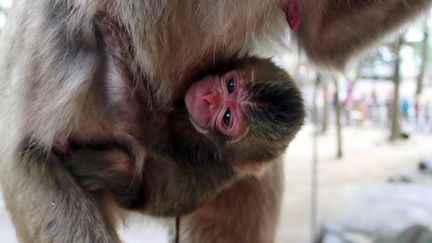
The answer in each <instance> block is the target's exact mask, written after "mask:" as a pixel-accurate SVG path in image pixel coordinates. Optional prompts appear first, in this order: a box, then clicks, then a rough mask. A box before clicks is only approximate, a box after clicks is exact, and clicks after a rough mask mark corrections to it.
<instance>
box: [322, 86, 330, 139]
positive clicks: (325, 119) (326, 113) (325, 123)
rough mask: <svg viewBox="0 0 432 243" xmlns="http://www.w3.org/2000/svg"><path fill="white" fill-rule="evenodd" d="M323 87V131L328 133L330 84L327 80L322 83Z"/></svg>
mask: <svg viewBox="0 0 432 243" xmlns="http://www.w3.org/2000/svg"><path fill="white" fill-rule="evenodd" d="M322 89H323V111H322V120H321V133H327V129H328V119H329V105H328V84H327V81H323V83H322Z"/></svg>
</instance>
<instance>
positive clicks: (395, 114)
mask: <svg viewBox="0 0 432 243" xmlns="http://www.w3.org/2000/svg"><path fill="white" fill-rule="evenodd" d="M403 42H404V39H403V35H401V36H400V37H399V39H398V40H397V41H396V43H395V47H394V52H395V54H396V60H395V65H394V75H393V82H394V94H393V106H392V107H393V108H392V110H393V111H392V116H391V135H390V140H392V141H393V140H396V139H398V138H400V136H401V134H400V124H399V87H400V82H401V78H400V63H401V56H400V49H401V46H402V44H403Z"/></svg>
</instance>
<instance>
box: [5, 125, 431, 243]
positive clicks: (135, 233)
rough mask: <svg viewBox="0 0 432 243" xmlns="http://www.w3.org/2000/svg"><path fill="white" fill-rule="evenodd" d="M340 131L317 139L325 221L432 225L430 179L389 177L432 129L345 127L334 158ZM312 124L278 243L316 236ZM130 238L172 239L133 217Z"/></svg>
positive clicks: (374, 230)
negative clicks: (393, 131)
mask: <svg viewBox="0 0 432 243" xmlns="http://www.w3.org/2000/svg"><path fill="white" fill-rule="evenodd" d="M334 134H335V132H334V131H332V130H330V131H329V132H328V133H327V134H326V135H322V136H320V137H319V158H320V160H319V179H318V182H319V194H318V195H319V197H318V198H319V199H318V205H319V206H318V215H319V222H320V223H323V222H325V223H327V224H335V225H342V226H346V227H348V228H349V229H351V230H354V231H362V232H366V233H369V234H372V235H382V234H387V233H391V232H396V231H399V230H401V229H403V228H405V227H406V226H407V225H409V224H412V223H421V224H424V225H427V226H432V186H431V185H432V183H430V182H429V181H427V180H426V181H421V182H417V183H399V182H396V183H388V182H387V181H388V179H389V178H390V177H398V176H399V175H401V174H402V175H411V174H413V173H415V171H416V169H417V163H418V161H420V160H421V159H423V158H428V157H429V158H430V157H431V156H432V149H431V148H432V135H421V134H417V135H413V136H412V137H411V138H410V139H409V140H407V141H399V142H395V143H389V142H388V140H387V137H388V133H387V131H385V130H375V129H366V128H345V129H344V132H343V137H344V143H345V144H344V154H345V156H344V158H343V159H336V158H335V154H336V151H335V150H336V146H335V142H336V140H335V136H334ZM311 138H312V127H310V126H306V127H305V128H304V129H303V130H302V131H301V132H300V133H299V135H298V137H297V139H296V140H295V141H294V142H293V143H292V144H291V145H290V148H289V149H288V152H287V153H286V155H285V160H286V161H285V177H286V180H285V181H286V183H285V184H286V190H285V194H284V201H283V210H282V215H281V219H280V226H279V229H278V232H277V240H276V243H287V242H289V243H290V242H292V243H306V242H311V240H310V239H311V238H310V237H311V230H310V225H311V223H310V212H311V210H310V205H311V202H310V199H311V181H312V178H311V170H312V166H311V164H312V145H313V143H312V139H311ZM120 234H121V237H122V238H123V239H124V241H125V242H126V243H138V242H158V243H164V242H167V237H166V232H165V230H164V229H163V228H161V227H159V226H158V225H157V224H151V225H148V224H147V223H143V220H141V216H138V215H134V216H133V217H132V219H131V220H130V222H129V223H128V226H127V227H123V228H122V229H121V230H120ZM0 236H1V238H2V240H1V241H2V243H16V242H17V241H16V238H15V236H14V230H13V227H12V225H11V222H10V219H9V217H8V215H7V213H6V210H5V208H4V204H3V202H2V201H1V200H0Z"/></svg>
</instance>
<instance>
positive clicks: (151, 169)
mask: <svg viewBox="0 0 432 243" xmlns="http://www.w3.org/2000/svg"><path fill="white" fill-rule="evenodd" d="M137 93H138V94H137V97H135V98H136V99H138V100H141V101H142V100H145V99H146V98H143V97H140V93H139V89H138V92H137ZM132 103H133V102H131V104H130V105H134V104H135V103H134V104H132ZM152 109H153V110H150V108H149V109H147V108H146V106H145V105H144V106H143V107H140V109H139V110H140V112H139V113H142V117H144V118H143V119H130V120H129V121H128V122H129V123H140V124H130V125H131V126H138V127H143V128H142V129H141V130H140V131H141V132H139V133H136V134H131V135H132V136H133V137H134V138H136V140H137V141H138V142H139V144H140V145H141V146H143V147H144V148H145V150H146V151H145V152H146V154H145V159H144V162H143V163H142V161H136V157H135V156H134V154H133V153H132V152H131V150H130V146H129V145H128V144H125V143H122V142H116V141H111V142H106V141H105V142H101V143H96V144H92V145H82V144H81V145H75V146H74V149H73V150H72V151H71V152H70V153H69V154H68V155H67V156H66V157H65V159H64V160H65V162H66V165H67V167H68V168H69V170H70V172H71V173H72V175H73V176H74V178H75V179H76V180H77V181H78V183H79V184H81V185H82V186H83V187H84V188H86V189H87V190H90V191H98V190H101V191H105V192H107V193H108V195H110V196H111V197H112V198H113V199H114V200H115V201H116V202H117V203H118V204H119V205H120V206H121V207H124V208H128V209H137V210H141V211H144V212H146V213H148V214H151V215H157V216H178V215H182V214H186V213H189V212H191V211H192V210H194V209H196V208H197V207H199V206H200V205H202V204H203V203H204V202H205V201H206V200H208V199H209V198H210V197H212V196H214V195H216V193H217V192H219V191H220V190H222V189H224V188H225V187H227V186H229V185H230V184H231V183H232V182H234V181H235V180H236V179H238V178H240V177H241V176H242V175H244V174H248V173H249V174H250V173H256V172H257V171H259V170H260V168H262V167H263V166H264V165H265V164H266V163H267V162H271V161H273V160H274V159H276V158H278V157H279V156H280V155H281V154H282V153H283V152H284V151H285V149H286V148H287V146H288V144H289V143H290V141H291V140H292V139H293V138H294V136H295V134H296V133H297V132H298V131H299V129H300V127H301V126H302V124H303V120H304V116H305V112H304V107H303V101H302V98H301V93H300V91H299V90H298V88H297V87H296V85H295V83H294V82H293V80H292V79H291V78H290V77H289V75H288V74H287V73H286V72H285V71H284V70H282V69H280V68H278V67H277V66H276V65H274V64H273V63H272V62H271V61H270V60H268V59H260V58H256V57H247V58H244V59H240V60H235V61H232V62H229V63H226V64H224V65H222V66H221V67H218V68H215V69H214V70H213V71H210V72H208V73H207V74H206V76H205V77H203V78H201V79H200V80H199V81H196V82H194V83H193V84H192V85H191V86H190V87H189V88H188V90H187V91H186V92H185V94H184V95H183V99H180V100H178V101H177V102H175V103H174V104H173V105H172V107H171V108H170V109H168V110H164V111H162V110H159V111H157V112H155V111H154V108H152ZM143 121H144V122H143ZM151 121H156V122H151ZM149 134H151V135H149ZM140 163H142V166H138V164H140Z"/></svg>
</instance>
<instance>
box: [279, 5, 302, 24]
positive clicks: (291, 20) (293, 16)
mask: <svg viewBox="0 0 432 243" xmlns="http://www.w3.org/2000/svg"><path fill="white" fill-rule="evenodd" d="M281 8H282V11H284V13H285V17H286V20H287V21H288V25H289V26H290V27H291V29H292V30H297V28H298V27H299V25H300V12H299V5H298V0H285V2H284V3H283V4H282V7H281Z"/></svg>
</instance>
